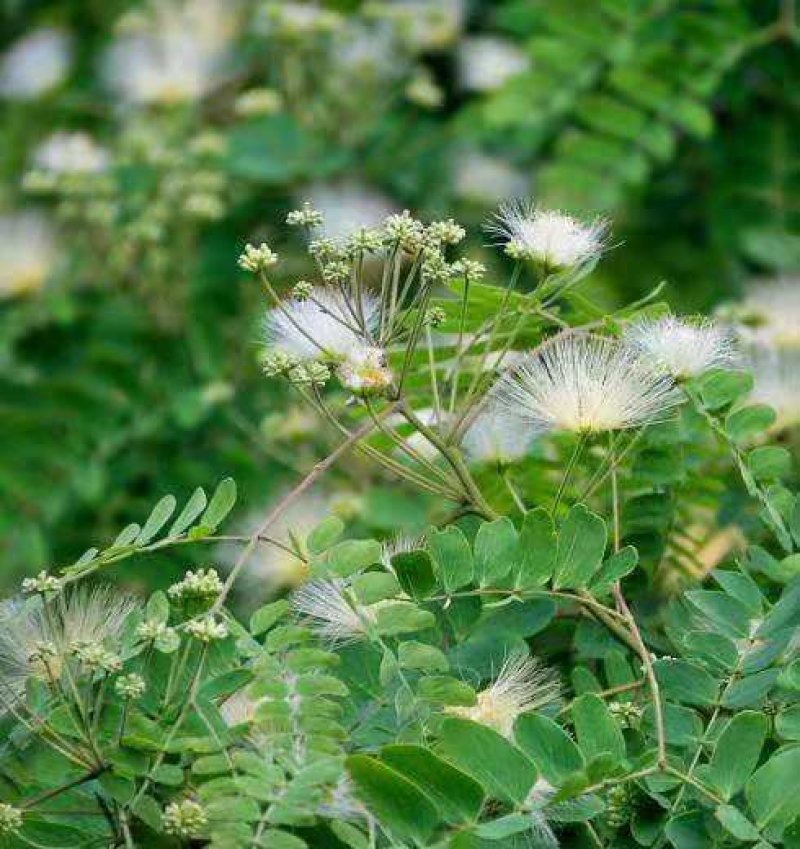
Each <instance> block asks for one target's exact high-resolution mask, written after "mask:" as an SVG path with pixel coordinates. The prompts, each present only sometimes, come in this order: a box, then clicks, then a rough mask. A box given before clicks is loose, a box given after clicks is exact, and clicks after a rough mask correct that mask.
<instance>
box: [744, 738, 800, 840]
mask: <svg viewBox="0 0 800 849" xmlns="http://www.w3.org/2000/svg"><path fill="white" fill-rule="evenodd" d="M798 774H800V747H797V748H793V749H783V750H779V751H777V752H776V753H775V754H774V755H773V756H772V757H771V758H770V759H769V760H768V761H767V762H766V763H765V764H764V765H763V766H762V767H760V768H759V769H758V770H756V772H755V773H754V774H753V776H752V777H751V778H750V780H749V781H748V782H747V785H746V786H745V796H746V797H747V801H748V803H749V805H750V810H751V811H752V812H753V814H754V816H755V820H756V825H757V826H758V827H759V828H762V829H763V828H764V827H766V826H770V827H772V828H781V827H784V828H785V827H786V826H787V825H789V823H790V822H792V820H794V819H795V817H797V816H798V815H800V793H798V792H797V776H798Z"/></svg>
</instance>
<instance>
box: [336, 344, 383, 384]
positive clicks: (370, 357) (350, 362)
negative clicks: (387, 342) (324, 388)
mask: <svg viewBox="0 0 800 849" xmlns="http://www.w3.org/2000/svg"><path fill="white" fill-rule="evenodd" d="M339 379H340V380H341V381H342V385H343V386H344V387H346V388H347V389H349V390H350V391H351V392H356V393H359V394H371V393H375V392H383V391H384V390H386V389H387V388H388V387H389V386H390V385H391V382H392V372H391V370H390V369H389V367H388V366H387V365H386V353H385V352H384V351H383V349H382V348H376V347H375V346H373V345H357V346H355V347H353V348H352V349H351V350H350V353H349V354H348V355H347V357H346V359H345V360H344V362H342V364H341V365H340V366H339Z"/></svg>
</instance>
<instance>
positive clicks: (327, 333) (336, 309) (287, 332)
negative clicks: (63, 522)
mask: <svg viewBox="0 0 800 849" xmlns="http://www.w3.org/2000/svg"><path fill="white" fill-rule="evenodd" d="M378 310H379V303H378V300H377V299H376V298H375V297H374V296H372V295H368V294H365V295H364V296H363V298H362V304H361V309H357V308H356V307H355V306H354V305H352V304H350V303H349V301H348V300H347V298H345V296H344V295H343V294H342V293H341V292H339V291H338V290H336V289H331V288H326V287H324V286H316V287H315V288H314V290H313V292H312V294H311V297H310V298H308V299H307V300H306V299H303V300H302V301H298V300H292V301H289V302H288V303H284V304H282V305H281V306H278V307H274V308H273V309H271V310H270V311H269V312H268V313H267V318H266V321H265V336H266V340H267V345H268V346H269V347H270V348H271V349H273V350H276V351H281V352H283V353H285V354H289V355H290V356H294V357H298V358H299V359H301V360H307V359H314V358H317V357H321V356H327V357H331V358H333V359H344V358H346V357H348V356H349V355H350V353H351V352H352V351H353V350H355V349H358V348H362V347H363V345H364V341H365V340H364V336H365V331H366V332H367V333H369V332H370V331H372V330H374V329H375V326H376V323H377V320H378ZM362 314H363V318H364V321H365V323H366V328H363V327H360V326H359V322H360V321H361V316H362Z"/></svg>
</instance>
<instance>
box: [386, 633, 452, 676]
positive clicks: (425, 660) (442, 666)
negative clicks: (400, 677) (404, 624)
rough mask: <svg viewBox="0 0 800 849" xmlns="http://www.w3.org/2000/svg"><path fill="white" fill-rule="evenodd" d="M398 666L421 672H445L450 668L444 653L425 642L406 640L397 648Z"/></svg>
mask: <svg viewBox="0 0 800 849" xmlns="http://www.w3.org/2000/svg"><path fill="white" fill-rule="evenodd" d="M397 654H398V660H399V662H400V666H402V667H403V668H404V669H419V670H421V671H423V672H446V671H447V670H448V669H449V668H450V664H449V663H448V660H447V658H446V657H445V656H444V653H443V652H442V651H441V650H440V649H438V648H436V646H429V645H427V643H418V642H416V641H415V640H407V641H405V642H402V643H400V645H399V646H398V649H397Z"/></svg>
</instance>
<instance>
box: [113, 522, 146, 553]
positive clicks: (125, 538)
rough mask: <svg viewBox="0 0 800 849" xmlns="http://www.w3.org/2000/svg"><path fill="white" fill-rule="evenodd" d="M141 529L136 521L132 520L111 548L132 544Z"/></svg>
mask: <svg viewBox="0 0 800 849" xmlns="http://www.w3.org/2000/svg"><path fill="white" fill-rule="evenodd" d="M141 530H142V529H141V527H140V526H139V525H137V524H136V523H135V522H132V523H131V524H130V525H126V526H125V527H124V528H123V529H122V530H121V531H120V532H119V534H118V535H117V538H116V539H115V540H114V542H113V543H112V544H111V548H125V547H126V546H129V545H131V544H132V543H133V542H134V540H135V539H136V537H138V536H139V532H140V531H141Z"/></svg>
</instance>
